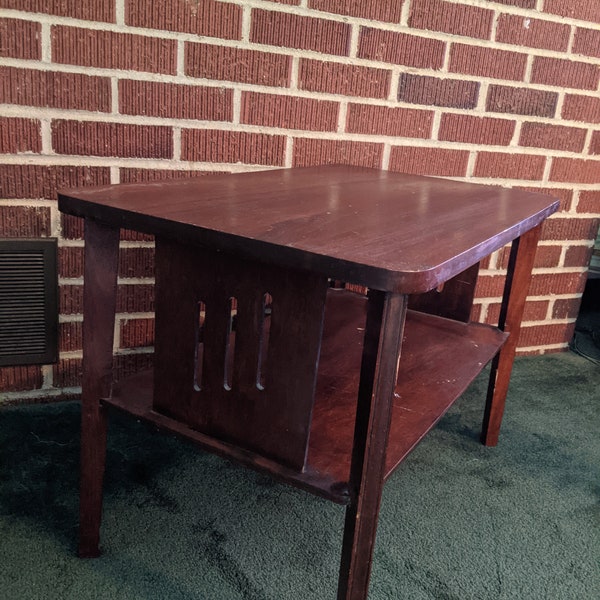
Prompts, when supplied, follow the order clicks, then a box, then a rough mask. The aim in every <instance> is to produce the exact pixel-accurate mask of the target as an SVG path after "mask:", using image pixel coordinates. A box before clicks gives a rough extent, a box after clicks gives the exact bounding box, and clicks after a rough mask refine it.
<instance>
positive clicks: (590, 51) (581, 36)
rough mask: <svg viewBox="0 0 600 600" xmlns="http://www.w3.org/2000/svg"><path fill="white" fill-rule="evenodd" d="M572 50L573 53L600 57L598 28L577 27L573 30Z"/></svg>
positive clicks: (599, 32)
mask: <svg viewBox="0 0 600 600" xmlns="http://www.w3.org/2000/svg"><path fill="white" fill-rule="evenodd" d="M572 51H573V53H574V54H584V55H585V56H595V57H597V58H600V29H584V28H582V27H578V28H577V29H576V30H575V40H574V41H573V50H572Z"/></svg>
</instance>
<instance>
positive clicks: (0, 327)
mask: <svg viewBox="0 0 600 600" xmlns="http://www.w3.org/2000/svg"><path fill="white" fill-rule="evenodd" d="M56 255H57V243H56V239H54V238H46V239H39V240H23V239H4V240H0V366H8V365H32V364H48V363H52V362H56V360H57V357H58V283H57V282H58V280H57V261H56Z"/></svg>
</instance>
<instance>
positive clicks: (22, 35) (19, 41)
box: [0, 19, 42, 60]
mask: <svg viewBox="0 0 600 600" xmlns="http://www.w3.org/2000/svg"><path fill="white" fill-rule="evenodd" d="M0 56H2V57H6V58H8V57H10V58H24V59H29V60H40V59H41V58H42V26H41V24H40V23H35V22H33V21H22V20H20V19H0Z"/></svg>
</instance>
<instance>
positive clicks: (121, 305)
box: [117, 283, 154, 313]
mask: <svg viewBox="0 0 600 600" xmlns="http://www.w3.org/2000/svg"><path fill="white" fill-rule="evenodd" d="M152 311H154V286H153V285H147V284H140V283H131V284H120V285H119V286H118V288H117V312H120V313H131V312H152Z"/></svg>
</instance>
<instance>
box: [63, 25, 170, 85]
mask: <svg viewBox="0 0 600 600" xmlns="http://www.w3.org/2000/svg"><path fill="white" fill-rule="evenodd" d="M52 60H53V61H54V62H56V63H64V64H71V65H82V66H85V67H97V68H104V69H122V70H127V71H148V72H151V73H163V74H167V75H174V74H175V73H176V72H177V42H176V41H175V40H165V39H160V38H157V37H148V36H142V35H133V34H130V33H116V32H114V31H102V30H99V29H84V28H80V27H64V26H62V25H55V26H54V27H52Z"/></svg>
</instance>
